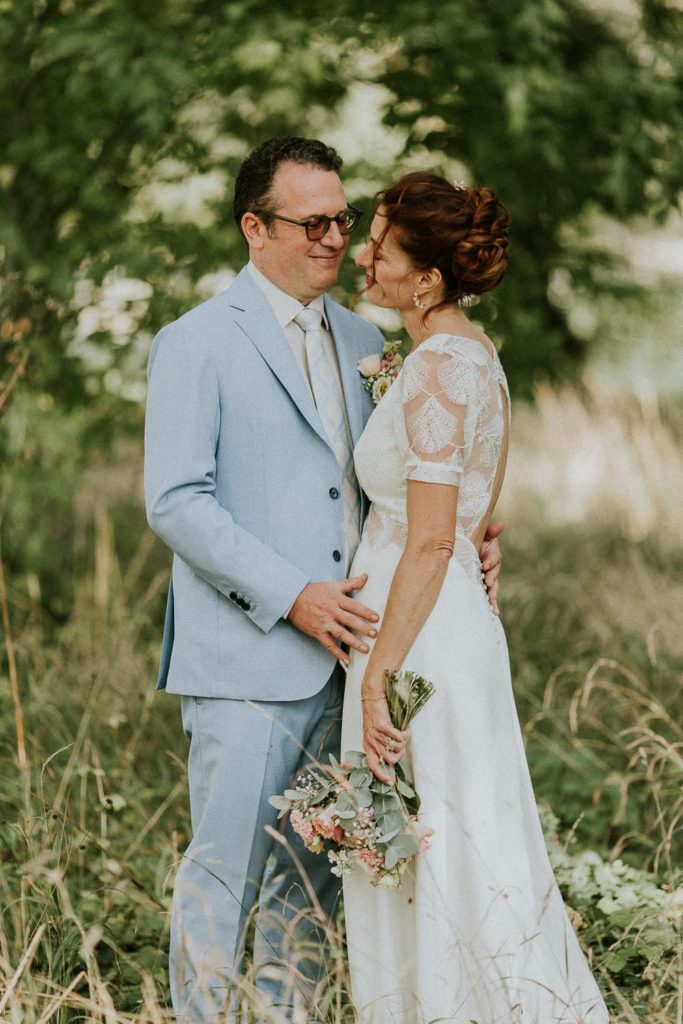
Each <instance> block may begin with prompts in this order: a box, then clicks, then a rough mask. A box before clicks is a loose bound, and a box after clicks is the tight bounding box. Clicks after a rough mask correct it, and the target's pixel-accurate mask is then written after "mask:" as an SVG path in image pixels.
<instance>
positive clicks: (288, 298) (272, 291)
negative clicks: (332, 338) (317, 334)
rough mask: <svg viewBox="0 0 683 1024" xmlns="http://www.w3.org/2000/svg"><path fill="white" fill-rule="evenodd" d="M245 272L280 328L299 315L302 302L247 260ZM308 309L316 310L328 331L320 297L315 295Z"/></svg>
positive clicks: (323, 304) (323, 302)
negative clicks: (261, 295) (257, 287)
mask: <svg viewBox="0 0 683 1024" xmlns="http://www.w3.org/2000/svg"><path fill="white" fill-rule="evenodd" d="M247 270H248V271H249V273H250V274H251V277H252V280H253V281H255V282H256V284H257V285H258V286H259V288H260V289H261V291H262V292H263V294H264V296H265V297H266V300H267V301H268V304H269V306H270V307H271V309H272V310H273V313H275V318H276V320H277V322H278V323H279V325H280V327H286V326H287V324H289V323H291V322H292V320H293V319H294V317H295V316H296V315H297V313H300V312H301V310H302V309H303V308H304V305H303V303H302V302H299V300H298V299H295V298H294V296H293V295H288V294H287V292H283V290H282V288H278V286H277V285H276V284H275V283H274V282H273V281H271V280H270V278H269V277H266V275H265V274H264V273H263V271H261V270H259V268H258V267H257V266H256V265H255V264H254V263H252V262H251V260H249V262H248V263H247ZM308 308H310V309H317V310H319V312H320V313H321V314H322V318H323V324H324V325H325V328H326V330H329V324H328V322H327V313H326V312H325V299H324V297H323V296H322V295H316V297H315V298H314V299H311V301H310V302H309V303H308Z"/></svg>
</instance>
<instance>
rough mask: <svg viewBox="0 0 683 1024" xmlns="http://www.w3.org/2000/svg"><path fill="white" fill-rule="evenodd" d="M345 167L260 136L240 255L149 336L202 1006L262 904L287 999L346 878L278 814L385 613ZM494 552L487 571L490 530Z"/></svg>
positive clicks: (186, 885)
mask: <svg viewBox="0 0 683 1024" xmlns="http://www.w3.org/2000/svg"><path fill="white" fill-rule="evenodd" d="M340 170H341V159H340V158H339V156H338V155H337V154H336V153H335V151H334V150H332V149H330V148H329V147H328V146H325V145H324V144H323V143H322V142H318V141H316V140H308V139H297V138H281V139H271V140H269V141H268V142H265V143H264V144H263V145H261V146H260V147H259V148H258V149H257V150H255V151H254V152H253V153H252V154H251V155H250V156H249V157H248V158H247V160H245V162H244V164H243V165H242V167H241V169H240V172H239V174H238V177H237V181H236V185H235V202H234V206H235V219H236V221H237V224H238V226H239V227H240V230H241V232H242V234H243V236H244V238H245V240H246V242H247V245H248V249H249V263H248V264H247V266H246V267H245V268H243V269H242V271H241V272H240V274H239V275H238V277H237V278H236V280H235V281H234V283H233V284H232V285H231V287H230V288H229V289H228V290H227V291H225V292H223V293H222V294H220V295H218V296H216V297H215V298H213V299H211V300H209V301H208V302H206V303H204V304H203V305H201V306H199V307H197V308H196V309H193V310H191V311H190V312H189V313H187V314H186V315H185V316H183V317H181V318H180V319H179V320H178V321H176V322H175V323H173V324H171V325H169V326H168V327H166V328H164V329H163V330H162V331H161V332H160V333H159V335H158V336H157V338H156V339H155V342H154V346H153V348H152V352H151V355H150V367H149V397H148V406H147V421H146V440H145V491H146V501H147V509H148V517H149V522H150V525H151V527H152V529H153V530H154V531H155V532H156V533H157V534H158V535H159V536H160V537H161V538H162V539H163V540H164V541H165V542H166V543H167V544H168V546H169V547H170V548H171V549H172V550H173V552H174V561H173V573H172V581H171V588H170V592H169V601H168V608H167V616H166V625H165V630H164V643H163V651H162V660H161V669H160V676H159V683H158V686H159V687H162V688H163V687H165V688H166V689H167V690H168V691H169V692H172V693H178V694H181V695H182V715H183V725H184V729H185V732H186V734H187V735H188V737H189V738H190V754H189V784H190V803H191V813H192V826H193V833H194V835H193V839H192V842H191V844H190V846H189V847H188V849H187V851H186V853H185V856H184V858H183V862H182V864H181V866H180V869H179V871H178V875H177V878H176V883H175V890H174V898H173V911H172V927H171V990H172V997H173V1003H174V1007H175V1009H176V1011H177V1012H178V1014H179V1015H180V1016H181V1018H182V1019H185V1020H188V1021H192V1022H195V1021H196V1022H199V1021H201V1022H207V1024H208V1022H211V1024H214V1022H216V1021H217V1020H218V1019H219V1017H220V1016H221V1013H222V1011H223V1010H224V1009H225V1008H226V1007H229V1003H230V996H229V990H230V986H231V985H234V983H235V982H236V981H237V980H238V979H239V973H240V969H241V961H242V955H243V951H244V937H245V932H246V930H247V926H248V924H249V920H250V917H253V918H254V938H253V961H254V968H255V972H256V976H257V983H258V986H259V989H260V991H261V992H262V993H264V995H265V996H266V997H267V999H268V1000H269V1001H270V1002H272V1003H276V1002H280V1003H281V1004H282V1005H283V1007H284V1008H285V1009H284V1013H285V1016H287V1015H288V1014H289V1012H290V1009H291V1006H292V1005H293V1003H295V1002H296V999H297V994H298V992H299V991H301V985H300V979H303V978H306V977H313V978H314V977H315V975H316V964H315V962H314V961H315V955H314V953H313V952H312V947H313V945H314V944H315V943H316V942H318V941H319V940H320V938H321V934H320V926H321V921H320V914H319V912H318V916H316V913H315V912H313V910H312V908H311V907H310V902H311V900H310V899H309V895H308V894H309V893H310V892H311V891H312V892H314V893H315V896H316V901H317V902H318V904H319V908H318V911H320V910H322V911H323V912H324V915H326V916H327V917H329V916H330V915H331V914H332V913H333V911H334V906H335V901H336V900H337V898H338V882H337V880H336V879H335V878H334V877H333V876H331V875H330V872H329V865H328V863H327V861H326V859H325V858H323V857H315V856H313V855H311V854H309V853H308V852H307V851H306V850H305V849H304V848H303V846H302V844H301V842H300V841H299V840H298V838H297V837H295V836H294V835H293V834H292V833H291V831H287V833H286V840H287V842H286V845H282V844H279V843H276V842H275V840H274V838H273V834H272V832H268V831H266V828H267V826H271V827H272V826H274V825H275V823H276V811H274V809H273V808H272V807H270V805H269V804H268V797H269V796H271V795H272V794H274V793H278V792H281V791H282V790H283V789H285V788H286V787H287V786H288V785H290V784H291V780H292V778H293V777H294V776H295V775H296V773H297V770H298V769H299V768H300V767H302V765H303V764H305V763H306V761H307V760H309V759H310V757H311V756H315V757H318V758H320V759H321V760H327V754H328V753H329V752H330V751H332V752H335V753H338V752H339V718H340V715H341V702H342V681H343V669H342V666H343V665H345V664H346V663H347V662H348V653H347V650H346V649H345V648H354V649H356V650H361V651H362V650H366V649H367V648H366V641H365V638H367V637H373V636H375V635H376V630H377V628H378V616H377V615H376V613H375V612H374V611H373V610H372V609H369V608H367V607H365V605H364V604H363V603H362V602H361V601H359V600H358V599H356V598H354V596H353V594H354V592H355V591H356V590H359V589H360V588H362V587H363V585H364V583H365V578H364V577H360V578H356V579H347V578H346V574H347V572H348V569H349V566H350V564H351V559H352V557H353V553H354V550H355V546H356V544H357V542H358V539H359V534H360V528H361V525H362V519H363V514H364V498H363V496H362V494H361V492H360V489H359V487H358V482H357V480H356V478H355V474H354V471H353V462H352V450H353V445H354V444H355V442H356V441H357V439H358V437H359V436H360V433H361V432H362V430H363V426H364V424H365V422H366V420H367V418H368V416H369V414H370V412H371V411H372V406H371V400H370V398H369V396H368V395H367V393H366V392H365V391H364V389H363V388H362V385H361V380H360V378H359V375H358V373H357V369H356V364H357V361H358V359H359V358H361V357H363V356H365V355H368V354H370V353H373V352H378V351H379V350H380V349H381V346H382V337H381V335H380V334H379V332H378V331H377V329H376V328H374V327H372V326H371V325H370V324H368V323H366V322H365V321H363V320H362V319H361V318H360V317H358V316H355V315H354V314H352V313H349V312H348V311H347V310H345V309H343V308H342V307H341V306H339V305H337V304H336V303H334V302H332V301H331V300H330V298H329V297H328V296H327V295H326V294H325V293H326V291H327V289H328V288H330V287H331V286H332V285H333V284H334V283H335V281H336V279H337V275H338V273H339V269H340V266H341V262H342V260H343V258H344V254H345V252H346V249H347V246H348V241H349V235H350V233H351V231H352V230H353V228H354V227H355V225H356V222H357V218H358V212H357V211H355V210H354V209H353V208H352V207H348V206H347V203H346V197H345V195H344V190H343V187H342V183H341V181H340V178H339V171H340ZM488 559H489V560H490V561H491V562H492V572H491V575H490V576H489V580H490V582H491V583H494V581H495V576H496V575H497V571H498V553H497V549H496V548H495V545H494V549H493V551H490V550H489V554H488ZM335 659H336V661H335ZM302 875H303V876H304V877H302ZM285 962H288V963H289V966H290V968H291V969H290V970H289V972H288V979H289V981H290V982H291V984H289V985H284V986H283V984H282V974H283V972H282V969H281V967H282V964H283V963H285ZM278 965H280V970H278ZM318 967H319V965H318ZM292 979H293V980H292Z"/></svg>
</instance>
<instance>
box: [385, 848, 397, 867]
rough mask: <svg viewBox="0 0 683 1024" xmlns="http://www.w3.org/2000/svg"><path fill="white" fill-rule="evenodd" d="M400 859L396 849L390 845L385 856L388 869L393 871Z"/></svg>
mask: <svg viewBox="0 0 683 1024" xmlns="http://www.w3.org/2000/svg"><path fill="white" fill-rule="evenodd" d="M400 859H401V858H400V857H399V855H398V854H397V853H396V851H395V850H394V849H393V848H392V847H391V846H390V847H389V849H388V850H387V852H386V854H385V856H384V866H385V867H386V868H387V870H389V871H391V869H392V868H395V867H396V865H397V864H398V862H399V860H400Z"/></svg>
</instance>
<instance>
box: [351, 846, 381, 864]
mask: <svg viewBox="0 0 683 1024" xmlns="http://www.w3.org/2000/svg"><path fill="white" fill-rule="evenodd" d="M353 856H354V857H355V858H356V860H359V861H360V862H361V864H365V865H366V867H369V868H380V867H381V866H382V863H383V859H382V854H381V853H379V852H378V851H377V850H365V849H363V850H354V851H353Z"/></svg>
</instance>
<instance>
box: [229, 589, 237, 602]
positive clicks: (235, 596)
mask: <svg viewBox="0 0 683 1024" xmlns="http://www.w3.org/2000/svg"><path fill="white" fill-rule="evenodd" d="M228 597H229V598H230V600H231V601H236V600H237V594H236V593H235V591H234V590H231V591H230V593H229V594H228Z"/></svg>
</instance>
